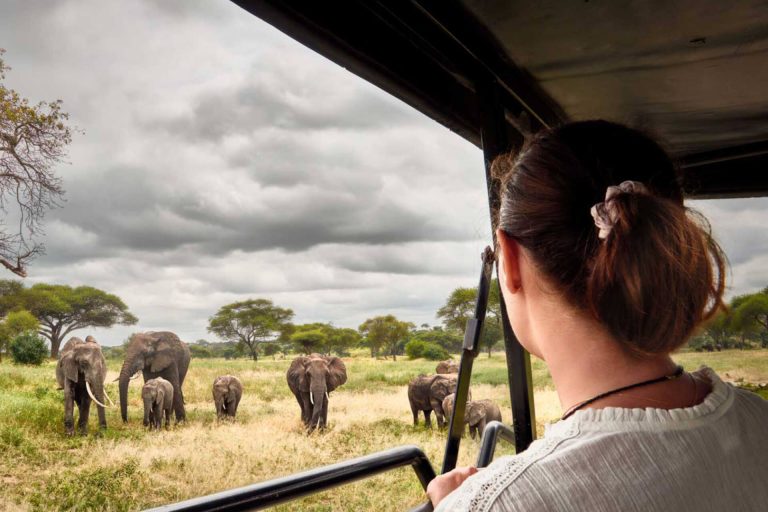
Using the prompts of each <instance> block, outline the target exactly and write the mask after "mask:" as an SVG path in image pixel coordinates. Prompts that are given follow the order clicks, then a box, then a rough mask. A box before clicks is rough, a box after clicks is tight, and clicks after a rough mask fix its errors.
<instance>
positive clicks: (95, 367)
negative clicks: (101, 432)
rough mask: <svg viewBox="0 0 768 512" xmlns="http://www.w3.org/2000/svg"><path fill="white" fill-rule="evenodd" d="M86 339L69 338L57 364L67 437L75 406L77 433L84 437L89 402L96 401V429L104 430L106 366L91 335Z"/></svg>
mask: <svg viewBox="0 0 768 512" xmlns="http://www.w3.org/2000/svg"><path fill="white" fill-rule="evenodd" d="M86 339H87V341H83V340H81V339H80V338H77V337H72V338H70V339H69V340H68V341H67V343H66V344H65V345H64V348H62V349H61V352H59V361H58V363H57V365H56V380H57V381H58V383H59V388H61V389H63V390H64V429H65V431H66V433H67V434H68V435H73V434H74V433H75V422H74V409H75V404H77V409H78V411H79V415H80V417H79V419H78V422H77V426H78V429H79V431H80V434H82V435H85V434H86V433H87V432H88V416H89V414H90V409H91V400H93V401H94V402H96V407H97V408H98V415H99V427H100V428H102V429H106V428H107V419H106V417H105V414H104V408H105V407H106V405H105V402H106V399H105V397H106V393H105V391H104V379H105V378H106V376H107V363H106V361H105V360H104V355H103V354H102V352H101V346H100V345H99V344H98V343H97V342H96V340H95V339H94V338H93V337H91V336H88V338H86ZM110 402H111V400H110Z"/></svg>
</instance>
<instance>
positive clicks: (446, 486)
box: [427, 466, 477, 507]
mask: <svg viewBox="0 0 768 512" xmlns="http://www.w3.org/2000/svg"><path fill="white" fill-rule="evenodd" d="M475 473H477V468H476V467H474V466H467V467H463V468H456V469H453V470H451V471H449V472H447V473H445V474H443V475H440V476H437V477H435V479H434V480H432V481H431V482H429V485H428V486H427V497H429V499H430V500H431V501H432V505H433V506H435V507H437V504H438V503H440V502H441V501H442V500H443V498H445V497H446V496H448V495H449V494H450V493H452V492H453V491H455V490H456V489H457V488H458V487H459V486H460V485H461V484H462V483H463V482H464V480H466V479H467V478H469V477H470V476H472V475H474V474H475Z"/></svg>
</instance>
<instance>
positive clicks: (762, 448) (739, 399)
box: [437, 367, 768, 512]
mask: <svg viewBox="0 0 768 512" xmlns="http://www.w3.org/2000/svg"><path fill="white" fill-rule="evenodd" d="M696 374H698V375H699V376H700V377H702V378H704V379H707V380H709V381H710V382H711V383H712V391H711V392H710V393H709V395H707V397H706V398H705V399H704V401H703V402H702V403H700V404H699V405H696V406H694V407H688V408H684V409H671V410H666V409H653V408H648V409H623V408H615V407H608V408H605V409H586V410H583V411H577V412H576V413H574V414H573V416H571V417H570V418H568V419H567V420H564V421H559V422H557V423H555V424H552V425H548V426H547V428H546V431H545V435H544V438H543V439H540V440H537V441H534V442H533V443H532V444H531V446H530V447H529V448H528V449H527V450H526V451H525V452H523V453H521V454H519V455H515V456H510V457H501V458H499V459H497V460H496V461H494V462H493V463H492V464H491V465H490V466H488V468H486V469H482V470H480V471H479V472H478V473H477V474H475V475H473V476H472V477H470V478H468V479H467V480H466V481H465V482H464V484H462V485H461V487H459V488H458V489H457V490H456V491H454V492H453V493H451V494H449V495H448V496H446V497H445V498H444V499H443V501H441V502H440V504H439V506H438V507H437V512H446V511H453V510H472V511H483V512H484V511H494V512H496V511H521V512H522V511H525V512H534V511H537V512H538V511H553V512H554V511H557V512H583V511H589V512H609V511H610V512H613V511H637V512H640V511H642V512H655V511H659V512H661V511H673V512H681V511H687V510H691V511H696V512H703V511H728V512H741V511H743V512H758V511H768V401H766V400H763V399H762V398H760V397H759V396H757V395H755V394H754V393H750V392H749V391H744V390H740V389H737V388H734V387H732V386H730V385H729V384H726V383H724V382H723V381H722V380H720V378H719V377H718V376H717V375H716V374H715V372H714V371H712V370H711V369H710V368H706V367H702V368H701V369H700V370H698V372H696Z"/></svg>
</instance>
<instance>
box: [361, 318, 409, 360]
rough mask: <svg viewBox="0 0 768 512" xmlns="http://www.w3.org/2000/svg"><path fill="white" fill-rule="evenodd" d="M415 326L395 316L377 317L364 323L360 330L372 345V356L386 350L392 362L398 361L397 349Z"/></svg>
mask: <svg viewBox="0 0 768 512" xmlns="http://www.w3.org/2000/svg"><path fill="white" fill-rule="evenodd" d="M413 326H414V325H413V324H412V323H411V322H402V321H400V320H398V319H397V318H395V316H394V315H386V316H377V317H374V318H369V319H368V320H366V321H365V322H363V323H362V324H361V325H360V327H359V328H358V330H359V331H360V333H361V334H362V335H363V336H366V337H367V338H368V342H369V343H370V345H371V355H372V356H375V354H376V352H377V351H378V350H376V351H374V347H376V348H377V349H379V348H384V353H385V354H386V355H391V356H392V360H393V361H396V360H397V347H398V344H399V343H400V342H401V341H404V340H405V338H406V337H407V336H408V331H409V329H410V328H411V327H413Z"/></svg>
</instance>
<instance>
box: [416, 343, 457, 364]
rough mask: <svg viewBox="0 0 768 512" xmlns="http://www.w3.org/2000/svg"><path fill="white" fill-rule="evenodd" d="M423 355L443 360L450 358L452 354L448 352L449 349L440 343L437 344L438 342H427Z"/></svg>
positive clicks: (431, 359) (435, 359)
mask: <svg viewBox="0 0 768 512" xmlns="http://www.w3.org/2000/svg"><path fill="white" fill-rule="evenodd" d="M422 357H423V358H424V359H429V360H430V361H442V360H444V359H448V358H449V357H450V355H449V354H448V351H447V350H445V349H444V348H443V347H441V346H440V345H437V344H436V343H427V344H426V347H425V348H424V354H423V355H422Z"/></svg>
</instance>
